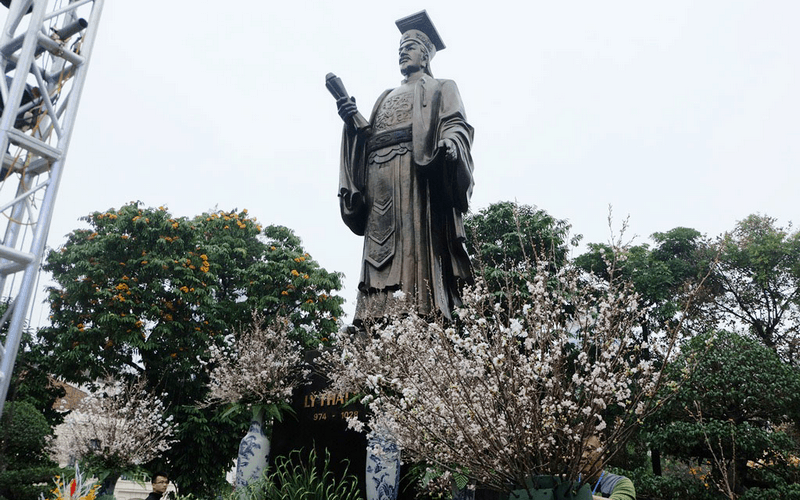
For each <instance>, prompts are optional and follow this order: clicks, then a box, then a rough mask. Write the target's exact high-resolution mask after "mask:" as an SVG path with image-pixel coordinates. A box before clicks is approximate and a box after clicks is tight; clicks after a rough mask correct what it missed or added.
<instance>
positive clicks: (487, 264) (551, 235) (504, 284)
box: [465, 201, 580, 297]
mask: <svg viewBox="0 0 800 500" xmlns="http://www.w3.org/2000/svg"><path fill="white" fill-rule="evenodd" d="M465 226H466V231H467V251H468V253H469V254H470V256H471V257H472V262H473V265H474V266H475V267H476V270H477V272H478V273H479V274H480V275H482V276H483V278H484V279H485V280H486V284H487V286H488V287H489V290H491V291H492V292H493V293H494V294H495V295H497V296H498V297H499V296H502V295H503V290H512V289H513V290H519V291H521V292H522V293H524V292H525V287H524V286H521V285H522V284H523V282H524V279H525V277H526V273H528V272H529V270H530V269H535V268H536V265H535V264H536V263H537V262H539V261H540V260H545V261H548V262H550V263H551V267H552V269H556V268H559V267H561V266H563V265H564V264H565V263H566V262H567V258H568V254H569V247H570V246H571V245H572V246H575V245H577V244H578V241H579V240H580V236H574V237H572V238H570V228H571V227H572V226H571V225H570V224H569V222H568V221H566V220H562V219H556V218H555V217H553V216H552V215H550V214H548V213H547V212H546V211H544V210H542V209H538V208H536V207H532V206H530V205H518V204H516V203H512V202H510V201H502V202H498V203H493V204H491V205H489V207H487V208H485V209H483V210H481V211H480V212H478V213H474V214H470V215H468V216H467V218H466V219H465Z"/></svg>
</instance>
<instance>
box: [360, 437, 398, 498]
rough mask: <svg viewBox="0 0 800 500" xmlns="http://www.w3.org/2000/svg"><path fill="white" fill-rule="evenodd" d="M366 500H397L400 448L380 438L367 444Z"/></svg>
mask: <svg viewBox="0 0 800 500" xmlns="http://www.w3.org/2000/svg"><path fill="white" fill-rule="evenodd" d="M366 473H367V476H366V488H367V500H397V492H398V490H399V489H400V448H398V446H397V443H395V442H393V441H391V440H389V439H386V438H384V437H381V436H374V435H373V436H371V437H370V438H369V442H368V443H367V470H366Z"/></svg>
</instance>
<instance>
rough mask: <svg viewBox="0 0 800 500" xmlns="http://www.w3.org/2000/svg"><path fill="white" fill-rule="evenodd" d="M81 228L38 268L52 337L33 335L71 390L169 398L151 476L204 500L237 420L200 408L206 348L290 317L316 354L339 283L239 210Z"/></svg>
mask: <svg viewBox="0 0 800 500" xmlns="http://www.w3.org/2000/svg"><path fill="white" fill-rule="evenodd" d="M84 220H85V222H87V223H88V225H89V227H88V228H82V229H76V230H74V231H73V232H72V233H70V234H69V235H68V236H67V241H66V243H65V244H64V245H63V246H62V247H61V248H58V249H56V250H53V251H51V252H50V254H49V255H48V257H47V263H46V264H45V266H44V268H45V270H47V271H49V272H51V273H52V275H53V280H54V282H55V284H54V285H53V286H52V287H51V288H50V297H49V298H50V305H51V310H52V314H51V317H50V319H51V326H50V327H47V328H44V329H42V330H41V331H40V336H41V338H42V340H43V342H44V343H45V345H46V346H47V348H48V349H49V350H50V354H51V359H52V365H51V366H52V368H53V370H54V371H55V372H56V373H58V374H59V375H61V376H62V377H64V378H65V379H67V380H69V381H72V382H76V383H91V382H92V381H94V380H98V379H100V378H103V377H104V376H105V375H106V374H108V373H111V374H130V375H131V377H136V376H139V377H143V378H144V379H145V380H147V382H148V386H149V388H150V389H152V390H155V391H157V392H159V393H164V394H166V395H167V401H166V403H167V405H168V407H167V412H168V413H170V414H172V415H173V416H174V420H175V422H176V423H177V426H178V428H177V434H176V438H177V439H178V442H177V443H176V444H175V445H173V446H172V448H171V449H170V450H168V451H167V452H165V454H164V456H163V458H162V460H163V463H160V464H154V465H159V466H161V467H165V468H168V469H169V470H170V471H171V479H174V481H175V482H176V483H177V484H178V485H179V486H180V487H181V492H182V493H194V494H195V495H197V496H199V497H201V498H203V497H204V496H205V495H206V494H207V493H208V492H209V491H214V489H215V488H214V486H215V485H216V483H217V482H219V481H221V480H223V477H224V476H223V475H224V472H225V471H226V470H228V469H229V468H230V466H231V464H232V461H233V458H234V457H235V455H236V450H237V445H238V444H237V443H238V436H240V435H241V429H239V428H238V426H239V425H240V422H242V421H245V420H246V419H241V418H237V417H238V415H236V414H232V415H226V416H223V414H222V411H221V409H220V408H214V407H210V408H198V407H197V403H198V402H199V401H201V400H203V399H204V398H205V396H206V394H207V392H208V380H207V376H206V375H204V373H205V370H204V369H203V368H202V367H203V363H204V362H206V361H207V360H208V358H209V350H210V348H211V347H212V346H214V345H220V344H221V343H222V341H223V338H224V337H225V335H227V334H230V333H234V332H237V331H241V330H242V326H243V325H244V324H248V323H249V322H250V321H251V318H252V316H253V313H254V312H257V313H259V314H261V315H262V316H264V317H265V318H271V317H275V316H281V317H284V318H288V319H289V321H290V325H291V328H292V332H293V335H294V336H295V339H296V340H297V341H298V342H299V343H300V344H301V345H306V346H317V345H318V344H319V342H320V341H323V339H327V338H328V337H329V335H330V333H332V332H334V331H336V329H337V317H338V316H340V315H341V312H342V310H341V304H342V302H343V299H341V298H340V297H338V296H336V295H334V293H335V292H336V291H338V290H339V289H340V288H341V275H340V274H339V273H335V272H328V271H326V270H325V269H322V268H321V267H320V266H319V264H318V263H317V262H316V261H315V260H314V259H313V258H311V256H310V255H309V254H308V253H306V252H305V250H304V249H303V247H302V244H301V241H300V239H299V238H298V237H297V236H296V235H294V233H293V232H292V231H291V230H290V229H288V228H285V227H281V226H268V227H266V228H262V227H261V226H260V225H259V224H258V222H257V221H256V219H255V218H252V217H251V216H250V215H248V213H247V211H246V210H242V211H237V210H233V211H216V212H210V213H205V214H202V215H199V216H197V217H193V218H187V217H176V216H173V215H171V214H170V213H169V211H168V210H167V209H166V208H164V207H159V208H143V207H142V206H141V205H140V204H139V203H130V204H127V205H125V206H123V207H121V208H119V209H118V210H114V209H112V210H107V211H105V212H95V213H93V214H91V215H89V216H88V217H86V218H85V219H84Z"/></svg>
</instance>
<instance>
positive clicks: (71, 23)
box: [0, 0, 103, 412]
mask: <svg viewBox="0 0 800 500" xmlns="http://www.w3.org/2000/svg"><path fill="white" fill-rule="evenodd" d="M49 3H50V2H49V0H27V1H26V0H14V1H12V3H11V8H10V9H9V17H8V18H7V20H6V28H5V29H4V31H3V33H2V38H0V57H2V60H1V61H0V62H1V63H2V67H3V69H4V72H5V73H6V74H8V73H10V72H12V71H13V72H14V76H13V81H12V83H11V86H10V87H9V89H8V99H5V100H4V104H5V108H4V109H3V115H2V119H0V156H2V166H3V168H4V169H5V171H6V174H18V176H19V188H18V190H17V192H16V193H15V198H14V201H13V203H11V204H10V205H9V207H10V209H11V217H10V220H9V222H8V226H7V228H6V234H5V238H4V240H3V242H2V244H1V245H2V246H4V247H5V250H4V251H1V252H0V256H2V257H3V258H2V259H0V293H2V292H5V286H6V285H7V284H8V283H7V278H8V277H9V276H10V274H13V273H14V272H16V271H20V270H21V272H22V278H21V281H20V283H19V287H18V288H16V287H12V289H11V290H9V291H8V292H9V294H8V296H9V298H10V299H13V305H12V306H10V307H13V310H12V311H11V314H10V316H9V320H8V334H7V336H6V339H5V345H0V412H2V409H3V406H4V404H5V399H6V396H7V394H8V389H9V385H10V382H11V375H12V373H13V368H14V362H15V360H16V356H17V352H18V349H19V343H20V340H21V338H22V332H23V328H24V327H25V317H26V315H27V312H28V309H29V308H30V305H31V301H32V298H33V294H34V288H35V286H36V279H37V276H38V273H39V266H40V264H41V261H42V256H43V254H44V249H45V244H46V241H47V235H48V232H49V229H50V222H51V221H52V217H53V211H54V208H55V199H56V195H57V193H58V186H59V184H60V182H61V177H62V175H63V168H64V161H65V159H66V155H67V150H68V147H69V141H70V138H71V135H72V129H73V124H74V122H75V117H76V115H77V111H78V104H79V102H80V96H81V92H82V91H83V86H84V82H85V79H86V72H87V69H88V63H89V59H90V57H91V50H92V47H93V45H94V41H95V38H96V36H97V24H98V21H99V19H100V15H101V13H102V8H103V0H89V1H87V0H80V1H77V2H70V4H69V5H67V6H66V7H62V8H59V9H57V10H53V11H52V12H50V13H48V12H47V8H48V5H49ZM31 4H32V7H33V10H32V12H30V13H26V11H27V8H28V7H29V6H30V5H31ZM78 8H84V9H86V10H89V9H90V14H89V15H88V16H87V18H88V20H87V21H84V22H83V23H80V22H79V23H76V20H77V19H78V17H77V16H76V15H75V9H78ZM26 15H28V16H31V17H30V18H29V19H28V23H29V24H28V28H27V30H26V32H25V34H24V40H23V42H22V44H21V46H20V48H19V50H18V51H17V50H15V47H16V46H18V45H19V41H18V40H19V37H18V36H17V37H16V39H15V37H14V35H15V33H14V31H15V30H16V27H17V26H19V25H20V22H21V17H22V16H26ZM56 17H57V18H58V24H59V26H60V27H59V28H58V29H56V30H55V31H56V35H59V34H60V35H62V36H64V37H65V38H66V36H67V35H73V36H75V34H76V33H78V32H79V31H81V30H82V29H84V28H85V32H84V33H83V35H82V36H83V40H82V42H81V44H80V54H76V53H74V52H72V51H71V50H70V49H69V48H68V47H65V46H64V44H63V43H62V40H60V39H58V40H52V39H51V38H45V37H44V36H43V35H48V34H49V33H48V31H47V29H46V27H45V26H44V22H46V21H48V20H49V19H54V18H56ZM42 49H44V50H47V51H48V53H47V54H45V57H44V58H43V59H46V60H49V61H51V67H50V68H48V67H43V68H40V67H38V66H33V65H35V64H37V62H36V55H37V52H38V53H42ZM67 61H69V62H70V63H71V64H72V67H73V68H74V70H72V69H70V71H69V74H68V75H67V77H69V82H70V84H71V89H70V90H69V92H68V94H67V95H66V96H63V95H62V98H61V101H62V102H65V103H66V105H65V108H64V109H63V112H62V113H60V116H59V115H57V114H55V113H54V112H53V108H52V106H51V105H50V104H49V103H45V102H41V103H40V105H39V106H38V108H39V113H42V115H41V120H40V125H44V127H43V128H44V129H45V130H37V129H36V127H34V128H33V129H31V130H30V133H25V131H23V130H20V129H17V128H15V123H17V122H18V119H19V117H18V113H19V108H20V103H21V100H22V97H23V93H24V92H25V89H26V85H27V82H28V81H29V76H30V75H32V74H33V75H35V74H36V73H37V72H38V74H39V75H49V74H52V73H53V72H52V71H48V70H52V69H55V70H56V71H60V70H63V69H64V68H65V67H66V66H67V64H66V62H67ZM0 78H2V77H0ZM35 81H36V82H38V83H39V84H40V85H41V82H42V79H41V78H36V80H35ZM64 83H65V82H64V81H53V82H51V84H50V86H48V88H41V89H39V91H40V95H42V94H44V93H47V95H48V96H49V95H51V94H50V93H51V91H52V92H58V91H60V89H61V88H62V86H63V85H64ZM56 87H58V88H56ZM39 99H43V98H42V97H39ZM45 110H46V111H45ZM51 127H53V128H52V129H51ZM52 132H55V134H54V135H55V136H57V143H56V144H50V143H49V141H52V138H51V135H53V134H52ZM12 144H13V145H15V146H17V147H18V148H20V152H21V153H22V154H24V156H25V160H24V161H23V162H21V163H23V164H24V163H27V162H31V163H34V162H37V161H38V162H39V164H41V160H45V161H46V162H47V163H48V164H49V165H50V168H49V169H48V168H37V169H36V170H34V171H33V172H28V171H26V169H24V168H22V165H17V164H16V160H12V159H11V157H10V154H9V152H8V151H9V147H10V146H11V145H12ZM41 175H47V176H49V177H48V178H47V180H45V181H43V182H40V183H39V184H38V185H37V186H36V187H35V188H34V189H31V187H32V186H33V184H34V181H35V180H36V178H37V177H39V176H41ZM10 177H11V176H9V177H6V179H10ZM2 182H8V180H3V181H2ZM43 184H44V187H43V188H42V187H41V186H42V185H43ZM41 192H43V197H42V199H41V202H40V205H39V210H38V217H36V215H37V214H35V213H33V212H34V207H35V205H36V200H35V199H34V195H35V194H36V193H41ZM2 205H3V204H2V203H0V206H2ZM26 216H28V217H29V219H30V220H29V221H24V220H23V219H24V218H25V217H26ZM24 223H27V224H28V225H31V226H32V227H33V232H32V238H31V241H30V242H29V246H28V247H25V243H24V242H20V241H18V240H19V237H18V236H19V230H20V228H21V227H22V226H23V224H24ZM1 326H2V325H0V327H1Z"/></svg>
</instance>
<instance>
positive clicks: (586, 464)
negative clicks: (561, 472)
mask: <svg viewBox="0 0 800 500" xmlns="http://www.w3.org/2000/svg"><path fill="white" fill-rule="evenodd" d="M602 454H603V449H602V446H601V443H600V438H599V437H597V436H589V437H588V438H587V439H586V440H585V441H584V442H583V456H582V457H581V468H582V469H583V471H582V472H583V473H585V474H591V473H592V472H594V473H595V474H596V473H597V472H599V471H597V470H596V469H597V468H598V467H597V466H598V464H599V463H600V461H601V459H602Z"/></svg>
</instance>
